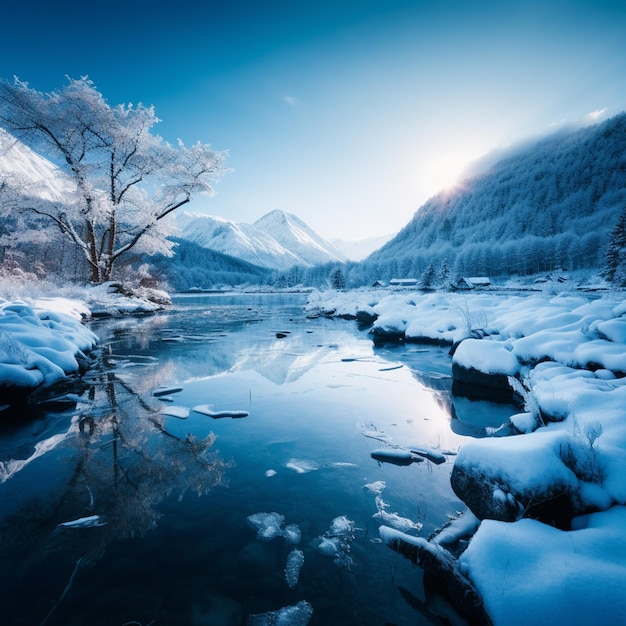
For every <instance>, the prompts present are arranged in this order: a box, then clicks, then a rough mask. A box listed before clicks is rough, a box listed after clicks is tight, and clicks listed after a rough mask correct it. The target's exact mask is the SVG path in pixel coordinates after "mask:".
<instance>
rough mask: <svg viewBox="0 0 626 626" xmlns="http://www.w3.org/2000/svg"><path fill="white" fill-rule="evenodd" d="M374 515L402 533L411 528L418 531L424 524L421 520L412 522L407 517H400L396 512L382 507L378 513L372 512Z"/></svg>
mask: <svg viewBox="0 0 626 626" xmlns="http://www.w3.org/2000/svg"><path fill="white" fill-rule="evenodd" d="M374 517H376V518H378V519H379V520H380V521H381V522H382V523H383V524H385V525H386V526H391V527H392V528H395V529H396V530H400V531H402V532H403V533H408V532H409V531H411V530H417V531H420V530H422V528H423V526H424V524H422V523H421V522H413V521H412V520H410V519H409V518H408V517H400V515H398V514H397V513H387V511H385V510H382V509H381V510H380V511H378V513H374Z"/></svg>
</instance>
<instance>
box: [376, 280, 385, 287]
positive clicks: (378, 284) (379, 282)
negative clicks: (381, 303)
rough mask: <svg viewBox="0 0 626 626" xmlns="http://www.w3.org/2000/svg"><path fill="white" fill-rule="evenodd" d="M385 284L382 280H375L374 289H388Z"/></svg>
mask: <svg viewBox="0 0 626 626" xmlns="http://www.w3.org/2000/svg"><path fill="white" fill-rule="evenodd" d="M386 286H387V285H385V283H384V282H383V281H382V280H375V281H374V282H373V283H372V287H386Z"/></svg>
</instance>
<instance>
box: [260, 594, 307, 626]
mask: <svg viewBox="0 0 626 626" xmlns="http://www.w3.org/2000/svg"><path fill="white" fill-rule="evenodd" d="M312 615H313V607H312V606H311V605H310V604H309V603H308V602H307V601H306V600H302V601H301V602H298V604H296V605H294V606H286V607H284V608H282V609H279V610H278V611H270V612H269V613H260V614H258V615H250V617H249V618H248V626H307V624H308V623H309V621H310V619H311V616H312Z"/></svg>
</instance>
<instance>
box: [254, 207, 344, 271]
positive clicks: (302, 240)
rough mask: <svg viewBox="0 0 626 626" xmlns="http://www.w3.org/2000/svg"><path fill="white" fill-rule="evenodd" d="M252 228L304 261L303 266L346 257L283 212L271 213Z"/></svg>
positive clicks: (340, 259) (305, 225)
mask: <svg viewBox="0 0 626 626" xmlns="http://www.w3.org/2000/svg"><path fill="white" fill-rule="evenodd" d="M253 226H255V227H256V228H258V229H259V230H262V231H263V232H265V233H267V234H268V235H270V236H271V237H272V238H273V239H275V240H276V241H277V242H278V243H279V244H280V245H281V246H283V248H285V249H287V250H290V251H291V252H293V253H294V254H295V255H296V256H298V257H299V258H301V259H303V260H304V261H305V263H304V264H305V265H319V264H320V263H328V262H329V261H345V260H346V257H345V255H344V254H342V253H341V252H340V251H339V250H337V248H335V246H333V245H332V243H330V241H327V240H326V239H324V238H323V237H321V236H320V235H318V234H317V233H316V232H315V231H314V230H313V229H312V228H311V227H310V226H308V225H307V224H305V223H304V222H303V221H302V220H301V219H300V218H299V217H297V216H296V215H293V214H292V213H285V212H284V211H271V212H270V213H267V214H266V215H264V216H263V217H261V218H260V219H258V220H257V221H256V222H254V224H253Z"/></svg>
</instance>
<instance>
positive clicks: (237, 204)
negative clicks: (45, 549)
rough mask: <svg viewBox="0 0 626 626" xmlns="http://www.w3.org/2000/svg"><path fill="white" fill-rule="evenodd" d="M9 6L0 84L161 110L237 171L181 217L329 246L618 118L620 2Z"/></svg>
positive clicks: (383, 0) (399, 221)
mask: <svg viewBox="0 0 626 626" xmlns="http://www.w3.org/2000/svg"><path fill="white" fill-rule="evenodd" d="M6 4H7V5H6V6H4V7H3V9H2V10H1V11H0V19H1V24H2V27H1V35H0V76H2V77H3V78H11V77H12V76H13V75H17V76H18V77H19V78H20V79H21V80H24V81H27V82H28V83H29V84H30V86H31V87H33V88H35V89H37V90H40V91H50V90H53V89H56V88H60V87H62V86H63V85H64V84H65V80H66V79H65V76H66V75H67V76H71V77H73V78H78V77H80V76H84V75H88V76H89V78H90V79H91V80H93V81H94V83H95V85H96V87H97V88H98V89H99V90H100V91H101V92H102V94H103V95H104V96H105V98H106V99H107V100H108V102H109V103H110V104H112V105H116V104H119V103H125V102H133V103H138V102H143V103H144V104H153V105H154V106H155V108H156V113H157V115H158V116H159V117H160V118H161V120H162V122H161V123H160V124H159V125H158V127H157V131H158V132H159V133H160V134H161V135H162V136H163V137H164V138H165V139H167V140H168V141H170V142H175V141H176V140H177V139H178V138H180V139H182V140H183V141H184V142H185V143H187V144H191V143H194V142H196V141H201V142H203V143H210V144H211V145H212V146H213V148H215V149H217V150H228V151H229V153H230V156H229V158H228V161H227V164H228V166H229V167H231V168H232V170H233V171H232V172H231V173H229V174H228V175H227V176H226V177H225V178H224V179H223V180H222V181H221V182H220V183H219V184H218V185H217V187H216V189H217V192H218V193H217V195H216V196H215V197H214V198H210V199H204V198H198V199H196V200H195V201H194V202H193V203H192V205H191V206H190V209H191V210H197V211H202V212H206V213H210V214H212V215H221V216H223V217H225V218H228V219H232V220H235V221H243V222H253V221H255V220H256V219H258V218H259V217H261V216H262V215H263V214H265V213H267V212H268V211H271V210H273V209H282V210H284V211H288V212H291V213H295V214H296V215H298V216H299V217H301V218H302V219H304V220H305V221H306V222H307V223H308V224H309V225H310V226H312V227H313V228H314V229H315V230H317V231H318V232H319V233H320V234H321V235H323V236H325V237H328V238H332V237H342V238H344V239H359V238H363V237H369V236H375V235H378V234H387V233H392V232H395V231H397V230H399V229H400V228H401V227H402V226H404V225H405V224H406V223H407V222H408V221H409V219H410V218H411V217H412V215H413V213H414V212H415V210H416V209H417V208H419V206H420V205H421V204H423V203H424V202H425V201H426V200H427V199H428V198H429V197H430V196H432V195H434V194H435V193H436V192H437V191H438V190H440V189H441V188H443V187H445V186H447V185H449V184H450V183H452V182H453V181H454V180H455V177H456V176H457V175H458V174H459V172H460V171H461V170H462V168H463V167H464V166H465V164H466V163H467V162H468V161H469V160H471V159H474V158H476V157H478V156H480V155H482V154H484V153H486V152H488V151H490V150H493V149H496V148H502V147H505V146H507V145H510V144H511V143H514V142H516V141H519V140H522V139H524V138H526V137H528V136H533V135H537V134H543V133H546V132H549V131H550V130H551V129H554V128H556V127H558V126H559V125H561V124H563V123H574V122H577V121H580V120H582V119H585V118H586V116H588V114H590V113H592V112H597V111H602V113H601V115H600V118H601V119H604V118H605V117H608V116H611V115H615V114H617V113H619V112H621V111H623V110H626V0H619V1H615V2H610V1H607V0H561V1H556V0H524V1H518V0H512V1H507V0H497V1H496V0H493V1H492V0H476V1H473V0H429V1H419V0H413V1H411V0H221V1H219V2H217V1H215V0H205V1H194V0H180V1H179V2H169V3H160V2H145V1H144V0H123V1H121V0H108V1H107V2H101V1H100V0H80V1H76V0H69V1H67V0H66V1H64V0H57V1H55V2H52V1H51V0H50V1H47V0H46V1H43V2H39V3H35V4H33V3H30V2H19V1H17V0H11V2H9V3H6ZM587 119H588V118H587Z"/></svg>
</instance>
